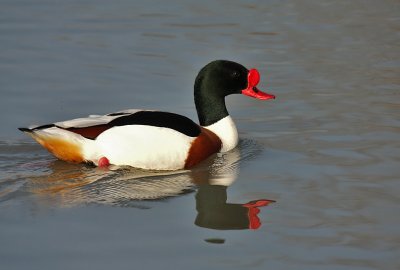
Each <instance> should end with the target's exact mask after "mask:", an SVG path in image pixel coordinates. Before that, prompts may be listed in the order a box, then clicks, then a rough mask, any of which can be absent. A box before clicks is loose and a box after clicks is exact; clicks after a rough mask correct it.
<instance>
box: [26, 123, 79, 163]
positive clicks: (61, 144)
mask: <svg viewBox="0 0 400 270" xmlns="http://www.w3.org/2000/svg"><path fill="white" fill-rule="evenodd" d="M18 129H19V130H21V131H22V132H24V133H26V134H28V135H29V136H31V137H32V138H33V139H34V140H36V141H37V142H38V143H39V144H41V145H42V146H43V147H44V148H46V149H47V150H48V151H49V152H50V153H52V154H53V155H54V156H56V157H57V158H59V159H61V160H65V161H68V162H73V163H80V162H84V161H85V158H84V151H83V149H84V147H83V143H84V140H85V138H83V137H82V136H80V135H78V134H75V133H72V132H69V131H67V130H65V129H61V128H58V127H56V126H55V125H47V126H41V127H35V128H18Z"/></svg>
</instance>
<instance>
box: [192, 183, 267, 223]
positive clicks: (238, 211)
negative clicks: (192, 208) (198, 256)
mask: <svg viewBox="0 0 400 270" xmlns="http://www.w3.org/2000/svg"><path fill="white" fill-rule="evenodd" d="M226 190H227V187H226V186H219V185H217V186H213V185H201V186H200V187H199V189H198V191H197V194H196V210H197V212H198V214H197V217H196V221H195V224H196V225H197V226H200V227H205V228H210V229H218V230H240V229H258V228H259V227H260V226H261V222H260V219H259V218H258V216H257V214H258V213H259V212H260V210H259V209H258V207H262V206H266V205H268V204H270V203H272V202H274V201H273V200H256V201H251V202H248V203H246V204H237V203H227V202H226V201H227V194H226Z"/></svg>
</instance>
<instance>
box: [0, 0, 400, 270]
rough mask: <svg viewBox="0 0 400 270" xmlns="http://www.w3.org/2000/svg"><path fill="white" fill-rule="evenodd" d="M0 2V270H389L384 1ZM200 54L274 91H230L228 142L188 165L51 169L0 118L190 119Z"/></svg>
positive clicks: (394, 156)
mask: <svg viewBox="0 0 400 270" xmlns="http://www.w3.org/2000/svg"><path fill="white" fill-rule="evenodd" d="M0 7H1V8H0V49H1V50H0V72H1V76H0V93H1V99H0V123H1V129H0V170H1V172H0V211H1V215H0V243H1V244H0V265H1V268H2V269H3V268H4V269H28V268H29V269H55V268H57V269H87V268H96V269H110V268H116V269H117V268H118V269H155V268H168V269H182V268H184V267H185V268H190V269H335V270H336V269H398V268H400V261H399V259H398V257H399V255H400V252H399V248H398V247H399V244H400V229H399V226H398V224H399V223H400V215H399V210H400V209H399V205H400V196H399V193H400V192H399V191H400V186H399V183H398V180H399V176H400V168H399V166H398V164H399V161H400V151H399V148H400V140H399V138H400V137H399V135H400V121H399V108H400V103H399V98H400V96H399V94H400V89H399V84H400V81H399V78H400V72H399V67H400V59H399V44H400V43H399V20H400V17H399V14H400V5H399V3H398V1H390V0H387V1H379V2H377V1H361V0H360V1H325V0H323V1H293V0H292V1H251V2H246V3H244V2H241V1H218V2H215V1H206V2H204V1H203V2H199V1H185V2H184V3H181V2H180V1H169V2H168V3H166V2H165V1H152V2H151V3H150V2H145V1H126V0H125V1H123V0H120V1H45V0H39V1H4V0H1V1H0ZM214 59H229V60H234V61H238V62H240V63H242V64H243V65H245V66H247V67H248V68H252V67H255V68H257V69H259V71H260V73H261V74H262V77H261V83H260V89H264V90H268V91H269V92H271V93H273V94H276V95H277V99H276V100H274V101H268V102H261V101H258V100H253V99H249V98H246V97H243V96H234V97H229V98H228V99H227V104H228V110H229V111H230V113H231V115H232V117H233V118H234V119H235V120H236V123H237V126H238V129H239V133H240V137H241V144H240V145H239V147H238V149H236V150H235V151H233V152H232V153H229V154H227V155H224V156H217V157H213V158H212V159H211V160H208V161H207V162H205V163H204V164H202V165H201V166H200V167H199V168H197V169H196V170H195V171H191V172H187V171H181V172H176V173H173V174H167V175H165V174H160V173H154V172H144V171H138V170H133V169H128V168H123V169H121V168H111V170H101V169H97V168H92V167H88V166H82V165H73V164H66V163H64V162H60V161H57V160H55V159H54V158H53V157H52V156H50V155H49V154H48V153H47V152H46V151H45V150H43V149H41V148H40V147H39V146H38V145H36V144H35V143H33V142H32V141H31V140H30V139H29V138H27V137H25V136H24V135H23V134H21V133H20V132H19V131H18V130H17V129H16V128H17V127H21V126H27V125H30V124H36V123H37V124H44V123H49V122H52V121H58V120H64V119H70V118H73V117H80V116H84V115H88V114H100V113H109V112H113V111H118V110H121V109H126V108H144V109H161V110H165V111H172V112H177V113H181V114H184V115H186V116H189V117H191V118H192V119H196V113H195V109H194V104H193V101H192V99H193V97H192V87H193V81H194V77H195V76H196V74H197V72H198V70H199V69H200V68H201V67H202V66H203V65H205V64H206V63H208V62H209V61H211V60H214ZM262 199H269V200H275V201H276V203H270V204H268V205H267V206H264V207H259V210H260V212H259V213H258V214H257V215H256V216H258V219H259V222H260V223H261V225H260V227H259V228H258V229H246V228H248V218H249V216H248V214H247V213H246V211H245V212H243V209H245V210H246V208H245V207H243V204H246V203H247V202H250V201H255V200H262ZM254 211H255V212H257V211H256V210H254ZM243 213H244V214H243ZM253 218H254V216H253ZM246 222H247V224H246ZM254 222H257V219H255V220H254ZM243 224H245V225H243Z"/></svg>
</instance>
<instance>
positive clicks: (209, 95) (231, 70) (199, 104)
mask: <svg viewBox="0 0 400 270" xmlns="http://www.w3.org/2000/svg"><path fill="white" fill-rule="evenodd" d="M259 82H260V73H259V72H258V71H257V69H250V70H248V69H247V68H245V67H244V66H242V65H241V64H238V63H235V62H232V61H227V60H216V61H213V62H211V63H209V64H207V65H206V66H205V67H203V68H202V69H201V70H200V72H199V74H198V75H197V77H196V81H195V85H194V98H195V103H196V109H197V112H198V116H199V120H200V124H201V125H203V126H206V125H210V124H213V123H215V122H217V121H218V120H220V119H222V118H223V117H225V116H227V115H228V112H227V110H226V107H225V97H226V96H228V95H231V94H243V95H246V96H250V97H253V98H257V99H261V100H268V99H275V96H274V95H271V94H268V93H265V92H262V91H260V90H259V89H258V88H257V85H258V83H259Z"/></svg>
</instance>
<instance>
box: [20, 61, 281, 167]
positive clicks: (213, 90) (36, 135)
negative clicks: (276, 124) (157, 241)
mask: <svg viewBox="0 0 400 270" xmlns="http://www.w3.org/2000/svg"><path fill="white" fill-rule="evenodd" d="M259 82H260V73H259V72H258V70H257V69H255V68H252V69H247V68H245V67H244V66H243V65H241V64H239V63H236V62H233V61H228V60H215V61H212V62H210V63H208V64H207V65H205V66H204V67H203V68H202V69H201V70H200V72H199V73H198V75H197V77H196V79H195V82H194V103H195V107H196V111H197V115H198V119H199V124H197V123H195V122H194V121H193V120H191V119H189V118H188V117H186V116H183V115H179V114H175V113H171V112H164V111H155V110H140V109H128V110H122V111H118V112H114V113H109V114H106V115H90V116H88V117H84V118H77V119H72V120H67V121H61V122H55V123H52V124H45V125H39V126H30V127H28V128H19V130H21V131H22V132H24V133H26V134H28V135H29V136H31V137H32V138H33V139H34V140H36V141H37V142H38V143H39V144H40V145H42V146H43V147H44V148H45V149H47V150H48V151H49V152H50V153H52V154H53V155H54V156H55V157H57V158H58V159H60V160H63V161H66V162H72V163H89V164H93V165H95V166H99V167H107V166H109V165H117V166H131V167H135V168H140V169H145V170H180V169H190V168H192V167H194V166H195V165H197V164H198V163H200V162H201V161H203V160H205V159H207V158H208V157H210V156H211V155H213V154H216V153H219V152H221V153H224V152H228V151H230V150H232V149H234V148H235V147H236V146H237V144H238V141H239V138H238V131H237V128H236V125H235V123H234V121H233V119H232V118H231V116H230V115H229V113H228V111H227V108H226V105H225V97H226V96H228V95H231V94H243V95H246V96H249V97H252V98H256V99H259V100H269V99H275V96H274V95H272V94H268V93H266V92H262V91H261V90H259V89H258V88H257V85H258V83H259Z"/></svg>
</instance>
